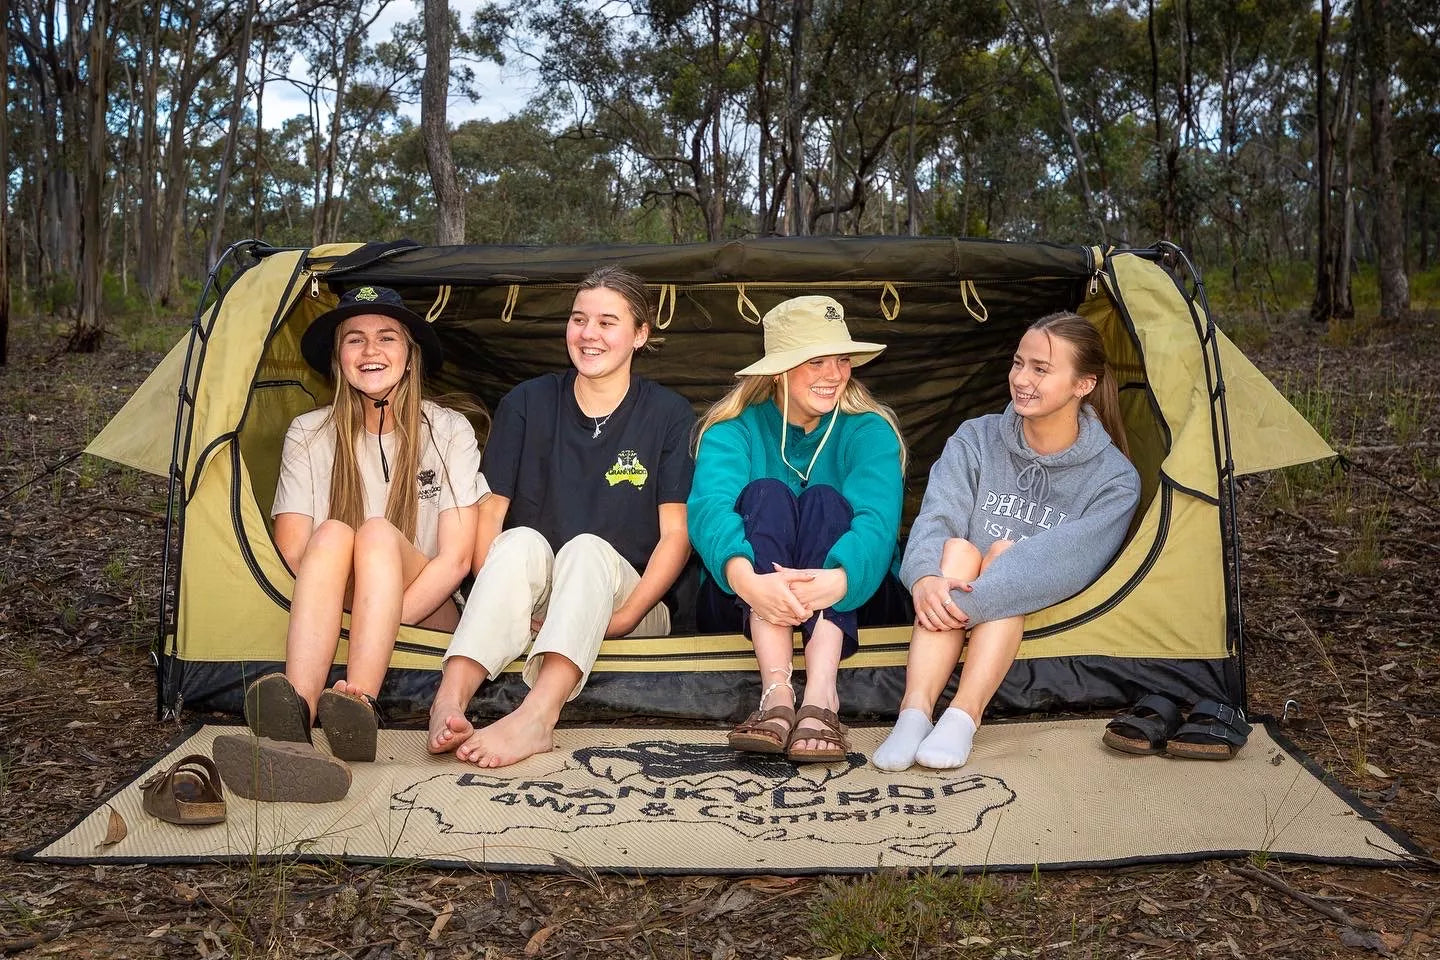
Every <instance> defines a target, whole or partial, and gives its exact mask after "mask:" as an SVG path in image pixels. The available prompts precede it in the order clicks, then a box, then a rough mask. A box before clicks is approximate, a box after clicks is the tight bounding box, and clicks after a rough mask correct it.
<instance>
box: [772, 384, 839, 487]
mask: <svg viewBox="0 0 1440 960" xmlns="http://www.w3.org/2000/svg"><path fill="white" fill-rule="evenodd" d="M780 388H781V392H782V393H783V394H784V397H785V400H784V403H783V404H782V405H781V406H782V410H781V414H780V419H781V423H780V461H781V462H782V463H784V464H785V466H787V467H789V468H790V469H791V470H794V471H795V475H796V476H797V477H799V478H800V487H801V489H804V488H805V486H806V484H808V483H809V482H810V474H811V473H812V472H814V470H815V461H816V460H819V459H820V451H821V450H824V449H825V444H826V442H827V441H828V440H829V439H830V431H831V430H834V429H835V421H836V420H839V419H840V393H837V394H836V396H835V409H834V410H831V411H830V423H829V424H827V425H826V427H825V432H824V433H823V434H821V436H820V443H819V445H818V446H816V447H815V455H814V456H812V457H811V458H810V463H809V465H808V466H806V467H805V472H804V473H801V472H800V468H799V467H797V466H795V464H793V463H791V462H790V461H789V460H788V459H787V458H786V457H785V435H786V434H788V433H789V432H790V430H789V427H790V371H789V370H786V371H785V372H784V373H782V374H780Z"/></svg>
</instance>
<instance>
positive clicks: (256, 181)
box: [250, 30, 270, 240]
mask: <svg viewBox="0 0 1440 960" xmlns="http://www.w3.org/2000/svg"><path fill="white" fill-rule="evenodd" d="M269 56H270V31H269V30H266V31H264V32H263V33H261V35H260V74H259V76H258V77H257V78H256V81H257V84H256V88H255V155H254V156H253V157H251V158H250V202H251V204H252V205H253V206H254V208H255V212H254V222H253V224H252V225H251V227H250V236H252V237H254V238H255V239H256V240H259V239H260V238H261V237H262V236H264V233H263V232H262V224H263V222H264V215H265V190H264V188H263V187H262V186H261V185H260V170H261V169H262V168H263V167H264V165H265V149H264V147H265V66H266V61H267V59H268V58H269Z"/></svg>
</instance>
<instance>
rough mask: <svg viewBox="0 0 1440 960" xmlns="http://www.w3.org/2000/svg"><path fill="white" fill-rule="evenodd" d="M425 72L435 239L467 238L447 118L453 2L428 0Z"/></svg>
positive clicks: (423, 132)
mask: <svg viewBox="0 0 1440 960" xmlns="http://www.w3.org/2000/svg"><path fill="white" fill-rule="evenodd" d="M424 12H425V76H424V78H423V79H422V81H421V85H420V136H421V138H422V139H423V140H424V143H425V163H426V165H427V166H428V167H429V168H430V183H431V185H432V187H433V188H434V190H435V211H436V217H435V242H436V243H438V244H442V245H446V246H449V245H455V244H461V243H464V242H465V194H464V192H462V191H461V189H460V181H459V180H458V179H457V178H456V176H455V157H454V155H453V154H452V153H451V152H450V125H449V123H448V122H447V121H446V119H445V107H446V101H447V99H448V98H449V96H450V4H449V3H448V2H447V0H425V11H424Z"/></svg>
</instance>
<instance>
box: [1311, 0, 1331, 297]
mask: <svg viewBox="0 0 1440 960" xmlns="http://www.w3.org/2000/svg"><path fill="white" fill-rule="evenodd" d="M1330 15H1331V5H1330V0H1320V30H1319V32H1318V34H1317V36H1316V38H1315V214H1316V243H1315V300H1314V302H1312V303H1311V305H1310V319H1311V320H1314V321H1316V322H1318V323H1326V322H1328V321H1329V320H1330V317H1331V316H1332V314H1333V312H1334V309H1335V304H1334V301H1333V300H1332V294H1333V293H1334V274H1333V272H1332V270H1331V249H1332V247H1331V242H1330V233H1331V231H1330V155H1331V153H1332V152H1333V151H1334V144H1333V143H1331V140H1330V118H1329V115H1328V112H1327V111H1326V109H1325V101H1326V99H1327V97H1328V96H1329V88H1330V83H1329V77H1330V75H1329V66H1328V57H1327V54H1328V52H1329V47H1330Z"/></svg>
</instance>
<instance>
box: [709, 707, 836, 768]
mask: <svg viewBox="0 0 1440 960" xmlns="http://www.w3.org/2000/svg"><path fill="white" fill-rule="evenodd" d="M807 721H809V722H808V723H807ZM849 735H850V728H849V727H847V726H845V725H844V724H843V723H841V722H840V718H839V717H838V716H836V715H835V711H834V710H827V709H826V708H824V707H817V706H813V705H811V706H803V707H801V708H800V709H799V710H798V711H797V710H796V709H795V708H794V707H791V706H776V707H770V708H768V709H766V710H760V709H756V710H755V712H754V713H752V714H750V716H748V717H746V718H745V719H744V720H743V721H742V722H741V723H740V724H739V725H738V726H737V727H735V729H733V730H731V731H730V736H729V741H730V746H731V747H733V748H734V749H736V750H740V751H742V752H744V753H765V754H771V755H775V754H781V753H783V754H784V755H785V757H786V758H787V759H788V760H790V761H791V762H792V763H834V762H836V761H838V760H844V759H845V756H846V754H847V753H849V750H850V736H849ZM806 740H818V741H820V742H821V746H820V747H816V748H810V749H806V748H803V747H801V746H800V744H801V743H802V742H804V741H806Z"/></svg>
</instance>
